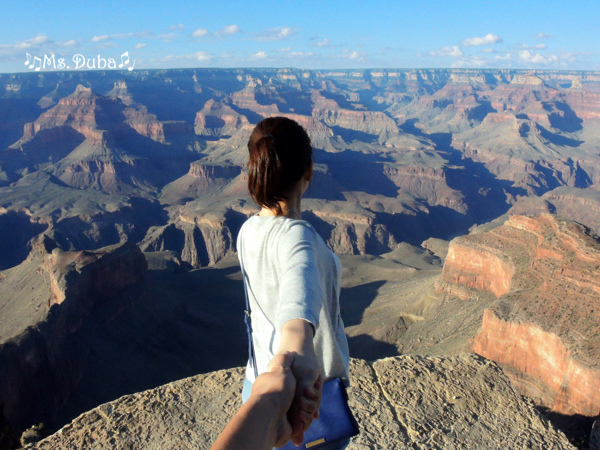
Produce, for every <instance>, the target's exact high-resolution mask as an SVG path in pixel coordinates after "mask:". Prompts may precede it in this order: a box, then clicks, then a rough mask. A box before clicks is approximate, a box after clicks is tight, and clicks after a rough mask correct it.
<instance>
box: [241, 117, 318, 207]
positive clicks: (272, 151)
mask: <svg viewBox="0 0 600 450" xmlns="http://www.w3.org/2000/svg"><path fill="white" fill-rule="evenodd" d="M248 151H249V152H250V155H249V158H248V190H249V191H250V196H251V197H252V199H253V200H254V201H255V202H256V203H258V204H259V205H260V206H262V207H266V208H269V209H271V210H273V211H275V213H276V214H277V215H281V214H282V210H281V206H280V202H282V201H284V202H285V201H287V200H288V198H289V194H290V192H291V190H292V188H293V187H294V186H295V185H296V183H298V181H299V180H301V179H302V177H304V176H305V175H306V174H307V171H308V170H309V168H310V167H311V163H312V147H311V145H310V138H309V137H308V134H306V131H305V130H304V128H302V126H301V125H299V124H298V123H296V122H294V121H293V120H292V119H288V118H287V117H270V118H268V119H264V120H262V121H261V122H260V123H259V124H258V125H256V127H255V128H254V131H252V134H251V135H250V139H249V140H248Z"/></svg>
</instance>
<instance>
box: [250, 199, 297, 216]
mask: <svg viewBox="0 0 600 450" xmlns="http://www.w3.org/2000/svg"><path fill="white" fill-rule="evenodd" d="M279 206H280V207H281V212H282V213H283V214H282V216H284V217H288V218H290V219H302V212H301V210H300V205H298V206H297V207H290V205H289V204H288V203H286V202H281V203H280V204H279ZM258 215H259V216H276V215H277V213H276V212H275V211H274V210H272V209H269V208H265V207H263V208H262V209H261V210H260V212H259V213H258Z"/></svg>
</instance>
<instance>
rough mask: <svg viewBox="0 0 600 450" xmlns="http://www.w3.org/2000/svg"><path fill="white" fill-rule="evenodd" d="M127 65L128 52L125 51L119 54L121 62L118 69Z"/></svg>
mask: <svg viewBox="0 0 600 450" xmlns="http://www.w3.org/2000/svg"><path fill="white" fill-rule="evenodd" d="M127 65H129V52H125V53H123V54H122V55H121V64H119V69H121V68H122V67H123V66H127Z"/></svg>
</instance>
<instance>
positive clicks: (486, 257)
mask: <svg viewBox="0 0 600 450" xmlns="http://www.w3.org/2000/svg"><path fill="white" fill-rule="evenodd" d="M514 274H515V267H514V264H512V263H511V261H510V259H508V258H506V257H505V255H504V254H503V253H502V252H501V251H497V250H496V249H495V248H494V247H493V246H484V245H477V244H474V243H473V242H472V241H471V240H469V239H468V238H456V239H454V240H452V242H450V246H449V247H448V254H447V256H446V261H445V263H444V269H443V272H442V278H443V279H444V280H445V281H447V282H449V283H453V284H457V285H461V286H466V287H469V288H473V289H478V290H482V291H489V292H491V293H492V294H494V295H495V296H496V297H500V296H501V295H504V294H507V293H508V292H510V284H511V281H512V278H513V276H514Z"/></svg>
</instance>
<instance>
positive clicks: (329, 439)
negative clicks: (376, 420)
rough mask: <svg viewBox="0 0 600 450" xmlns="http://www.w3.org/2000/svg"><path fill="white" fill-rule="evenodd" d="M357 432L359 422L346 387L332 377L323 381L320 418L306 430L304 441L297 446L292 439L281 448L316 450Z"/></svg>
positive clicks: (288, 449) (287, 449)
mask: <svg viewBox="0 0 600 450" xmlns="http://www.w3.org/2000/svg"><path fill="white" fill-rule="evenodd" d="M357 434H358V424H357V423H356V420H355V419H354V416H353V415H352V411H350V407H349V406H348V395H347V394H346V387H345V386H344V383H343V382H342V380H340V379H339V378H332V379H331V380H327V381H326V382H325V383H323V394H322V397H321V409H320V410H319V418H318V419H316V420H313V421H312V424H311V425H310V428H309V429H308V430H307V431H305V432H304V443H303V444H302V445H301V446H300V447H296V446H295V445H294V444H293V443H292V442H291V441H290V442H288V443H287V444H286V445H284V446H283V447H281V448H282V449H286V450H292V449H298V448H307V449H311V450H316V449H319V448H322V447H325V446H326V445H329V444H331V443H334V442H337V441H341V440H342V439H348V438H351V437H352V436H356V435H357Z"/></svg>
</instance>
